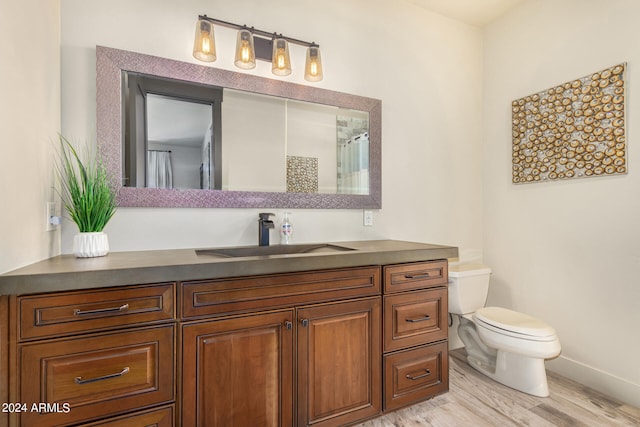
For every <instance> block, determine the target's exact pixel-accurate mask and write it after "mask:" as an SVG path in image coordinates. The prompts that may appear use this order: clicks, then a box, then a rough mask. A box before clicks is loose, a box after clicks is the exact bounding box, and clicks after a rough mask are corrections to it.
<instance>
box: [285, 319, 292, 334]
mask: <svg viewBox="0 0 640 427" xmlns="http://www.w3.org/2000/svg"><path fill="white" fill-rule="evenodd" d="M284 327H285V328H287V330H288V331H290V330H291V329H293V323H291V322H289V321H288V320H287V321H286V322H284Z"/></svg>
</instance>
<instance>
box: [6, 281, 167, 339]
mask: <svg viewBox="0 0 640 427" xmlns="http://www.w3.org/2000/svg"><path fill="white" fill-rule="evenodd" d="M174 289H175V284H174V283H163V284H155V285H144V286H128V287H120V288H109V289H95V290H91V291H78V292H61V293H54V294H47V295H34V296H23V297H20V298H19V300H18V304H19V309H20V339H21V340H29V339H34V338H44V337H51V336H63V335H71V334H76V333H82V332H94V331H99V330H105V329H110V328H113V327H118V326H129V325H132V324H140V323H149V322H161V321H168V320H173V318H174V313H175V308H174V293H175V291H174Z"/></svg>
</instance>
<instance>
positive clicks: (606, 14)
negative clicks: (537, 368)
mask: <svg viewBox="0 0 640 427" xmlns="http://www.w3.org/2000/svg"><path fill="white" fill-rule="evenodd" d="M639 16H640V3H639V2H637V1H635V0H609V1H606V2H603V1H599V0H562V1H553V2H551V1H537V0H532V1H528V2H524V3H523V5H522V6H521V7H519V8H518V9H516V10H515V11H513V13H510V14H509V15H507V16H505V17H503V19H501V20H499V21H498V22H495V23H494V24H492V25H490V26H489V27H488V28H486V30H485V34H484V70H483V74H484V178H483V182H484V185H483V191H484V239H483V240H484V257H485V262H486V263H487V264H488V265H490V266H491V267H492V269H493V277H492V281H491V287H490V294H489V301H488V302H489V303H490V304H494V305H499V306H504V307H511V308H514V309H516V310H519V311H523V312H526V313H529V314H531V315H534V316H536V317H539V318H541V319H544V320H545V321H547V322H548V323H549V324H551V325H552V326H553V327H554V328H555V329H556V330H557V332H558V334H559V336H560V341H561V343H562V355H561V356H560V358H559V359H556V360H555V361H553V362H551V363H549V364H548V366H549V368H550V369H552V370H557V371H558V372H561V373H562V374H565V375H568V376H569V377H572V378H574V379H575V380H577V381H579V382H581V383H584V384H587V385H591V386H593V387H595V388H596V389H599V390H602V391H604V392H607V393H609V394H611V395H614V396H616V397H618V398H620V399H622V400H623V401H626V402H630V403H632V404H634V405H636V406H640V365H639V364H638V361H639V360H640V334H638V327H640V309H639V308H638V306H639V304H640V286H639V283H640V282H639V280H638V274H639V273H640V227H639V226H638V219H639V218H640V190H639V189H640V172H639V165H640V150H638V148H637V147H636V139H637V138H636V135H637V126H636V123H638V120H639V119H640V112H639V111H638V104H637V100H638V99H640V85H638V84H637V82H638V81H639V80H640V50H639V49H638V39H639V38H640V27H639V26H638V17H639ZM625 61H626V62H627V63H628V73H627V101H628V102H627V117H626V130H627V141H628V152H627V164H628V165H629V173H628V174H627V175H621V176H611V177H598V178H586V179H580V180H573V181H565V182H548V183H536V184H525V185H514V184H511V123H510V121H511V101H512V100H514V99H518V98H521V97H523V96H526V95H530V94H533V93H536V92H539V91H541V90H544V89H548V88H550V87H552V86H555V85H557V84H561V83H564V82H566V81H570V80H572V79H575V78H579V77H582V76H585V75H589V74H591V73H593V72H596V71H599V70H601V69H604V68H607V67H609V66H612V65H615V64H618V63H621V62H625Z"/></svg>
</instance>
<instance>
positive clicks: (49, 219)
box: [45, 202, 60, 231]
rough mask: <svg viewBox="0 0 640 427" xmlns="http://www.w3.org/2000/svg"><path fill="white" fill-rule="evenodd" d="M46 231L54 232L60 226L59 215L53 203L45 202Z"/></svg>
mask: <svg viewBox="0 0 640 427" xmlns="http://www.w3.org/2000/svg"><path fill="white" fill-rule="evenodd" d="M45 217H46V218H45V220H46V223H45V224H46V226H45V230H46V231H54V230H57V229H58V226H59V225H60V213H59V212H58V207H57V206H56V203H55V202H47V204H46V207H45Z"/></svg>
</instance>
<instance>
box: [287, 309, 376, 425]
mask: <svg viewBox="0 0 640 427" xmlns="http://www.w3.org/2000/svg"><path fill="white" fill-rule="evenodd" d="M380 305H381V304H380V297H377V298H368V299H365V300H358V301H349V302H344V303H335V304H328V305H319V306H313V307H305V308H300V309H299V310H298V313H297V320H298V322H299V323H298V425H299V426H309V425H314V426H340V425H344V424H348V423H351V422H354V421H357V420H360V419H364V418H367V417H371V416H375V415H377V414H379V413H380V410H381V396H382V390H381V378H380V377H381V338H380V328H381V326H380V323H381V322H380Z"/></svg>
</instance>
